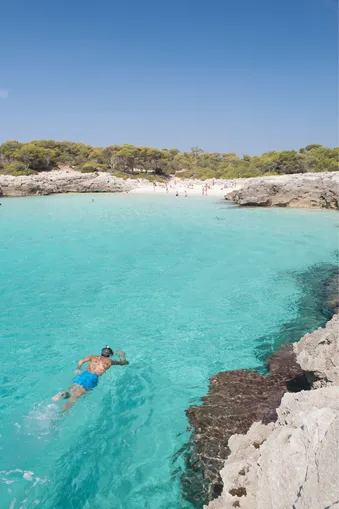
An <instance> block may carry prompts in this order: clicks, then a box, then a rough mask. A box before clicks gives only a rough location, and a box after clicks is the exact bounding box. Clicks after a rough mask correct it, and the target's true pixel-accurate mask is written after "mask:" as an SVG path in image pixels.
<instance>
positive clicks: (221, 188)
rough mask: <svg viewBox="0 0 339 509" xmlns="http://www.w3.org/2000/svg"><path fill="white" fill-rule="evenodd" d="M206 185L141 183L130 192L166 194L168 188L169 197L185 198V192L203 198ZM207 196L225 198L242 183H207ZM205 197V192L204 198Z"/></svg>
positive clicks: (195, 183) (176, 182) (178, 180)
mask: <svg viewBox="0 0 339 509" xmlns="http://www.w3.org/2000/svg"><path fill="white" fill-rule="evenodd" d="M205 185H206V183H205V182H203V181H194V180H182V179H172V180H170V181H169V182H168V183H167V184H165V183H159V182H157V184H156V186H153V183H152V182H149V183H144V182H143V183H142V184H140V186H139V187H136V188H135V189H133V190H131V191H130V192H131V193H134V194H167V192H166V187H167V188H168V194H169V195H175V194H176V193H177V192H178V193H179V196H185V192H186V193H187V196H203V187H205ZM207 185H208V188H207V196H221V197H223V196H225V195H226V194H227V193H229V192H231V191H233V190H235V189H241V188H242V187H243V183H241V184H240V183H239V184H235V183H233V182H227V183H226V182H218V181H216V182H214V184H213V182H207ZM205 195H206V192H205V194H204V196H205Z"/></svg>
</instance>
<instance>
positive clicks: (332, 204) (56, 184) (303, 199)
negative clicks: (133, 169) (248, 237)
mask: <svg viewBox="0 0 339 509" xmlns="http://www.w3.org/2000/svg"><path fill="white" fill-rule="evenodd" d="M96 192H104V193H123V192H127V193H131V194H145V195H150V194H155V195H166V194H169V195H176V194H178V196H179V197H183V196H185V194H186V193H187V197H189V196H204V197H205V196H206V195H207V196H212V197H220V198H225V199H226V200H230V201H233V202H234V203H235V204H237V205H240V206H266V207H274V206H278V207H296V208H300V207H302V208H320V209H321V208H328V209H337V208H338V203H339V172H331V173H302V174H291V175H281V176H267V177H251V178H240V179H232V180H223V179H208V180H194V179H181V178H179V177H172V178H171V179H170V180H168V181H167V182H163V181H162V182H160V181H158V182H156V184H155V185H154V184H153V183H152V182H150V181H149V180H147V179H140V178H138V179H133V178H128V179H122V178H117V177H115V176H114V175H112V174H110V173H105V172H96V173H80V172H77V171H74V170H72V169H65V168H64V169H62V170H52V171H49V172H41V173H39V174H37V175H27V176H12V175H0V196H1V197H21V196H47V195H50V194H63V193H96Z"/></svg>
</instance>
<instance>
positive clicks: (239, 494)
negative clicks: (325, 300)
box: [208, 316, 339, 509]
mask: <svg viewBox="0 0 339 509" xmlns="http://www.w3.org/2000/svg"><path fill="white" fill-rule="evenodd" d="M338 333H339V319H338V316H334V317H333V318H332V320H330V321H329V322H328V323H327V325H326V327H325V328H323V329H318V330H317V331H315V332H314V333H312V334H306V336H304V338H303V339H302V340H301V341H300V342H299V343H297V344H295V345H294V350H295V352H296V354H297V360H298V361H299V362H300V363H301V365H302V366H303V367H305V368H306V370H307V371H306V374H307V376H308V378H309V381H310V382H311V384H312V388H313V389H316V390H310V391H302V392H299V393H295V394H292V393H286V394H285V395H284V397H283V399H282V402H281V405H280V407H279V408H278V410H277V415H278V418H277V421H276V422H275V423H270V424H269V425H265V424H263V423H262V422H256V423H255V424H253V425H252V426H251V428H250V429H249V431H248V432H247V433H246V434H245V435H234V436H232V437H231V438H230V439H229V442H228V447H229V449H230V454H229V456H228V458H227V460H226V462H225V465H224V468H223V469H222V471H221V477H222V481H223V485H224V488H223V491H222V494H221V496H220V497H219V498H218V499H216V500H214V501H212V502H211V503H210V504H209V506H208V509H233V508H234V507H239V508H241V509H332V508H333V509H336V508H337V507H339V482H338V472H339V387H338V385H337V384H338V365H339V352H338V341H339V339H338ZM309 369H310V370H311V369H314V371H313V376H310V375H311V374H312V372H311V371H308V370H309ZM319 386H321V388H317V387H319Z"/></svg>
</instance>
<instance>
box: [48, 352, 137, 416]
mask: <svg viewBox="0 0 339 509" xmlns="http://www.w3.org/2000/svg"><path fill="white" fill-rule="evenodd" d="M112 355H118V356H119V360H118V361H112V360H111V359H110V357H111V356H112ZM86 362H89V365H88V368H87V370H86V371H80V368H81V366H82V365H83V364H85V363H86ZM126 364H128V361H127V360H126V358H125V353H124V352H121V351H119V350H117V351H116V352H113V350H112V349H111V348H110V347H109V346H105V348H103V349H102V350H101V355H89V356H88V357H85V358H84V359H81V361H79V362H78V366H77V369H76V371H75V373H76V374H77V376H76V377H74V378H73V385H72V386H71V387H70V388H69V390H68V391H61V392H59V393H58V394H56V395H55V396H53V398H52V399H53V400H54V401H58V400H59V399H69V401H68V403H67V404H66V405H65V406H64V410H68V408H70V407H71V406H72V405H73V404H74V403H75V401H76V400H77V399H78V398H80V396H83V395H84V394H86V392H87V391H90V390H91V389H94V387H96V386H97V385H98V381H99V376H101V375H103V374H104V373H105V371H107V370H108V369H109V368H110V367H111V366H114V365H118V366H125V365H126Z"/></svg>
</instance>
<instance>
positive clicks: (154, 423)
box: [0, 195, 338, 509]
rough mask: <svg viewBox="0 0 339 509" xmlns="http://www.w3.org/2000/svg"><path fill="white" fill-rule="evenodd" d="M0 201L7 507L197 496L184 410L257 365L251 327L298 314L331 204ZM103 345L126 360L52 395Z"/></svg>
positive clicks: (1, 454) (326, 252)
mask: <svg viewBox="0 0 339 509" xmlns="http://www.w3.org/2000/svg"><path fill="white" fill-rule="evenodd" d="M92 199H94V200H95V201H94V202H92V201H91V200H92ZM2 204H3V205H2V207H1V208H0V233H1V245H0V260H1V268H0V272H1V273H0V313H1V342H0V353H1V359H2V370H1V375H0V380H1V387H0V396H1V398H0V405H1V409H0V412H1V413H0V435H1V436H0V501H1V502H0V507H1V509H2V508H7V507H10V508H11V509H17V508H19V507H22V508H31V507H36V506H40V507H43V508H44V509H58V508H62V509H71V508H77V509H79V508H83V509H87V508H88V509H89V508H91V509H93V508H99V507H100V508H101V509H111V508H112V507H114V508H115V509H120V508H121V509H126V508H127V509H146V508H147V509H179V508H180V509H181V508H189V507H191V506H190V505H189V504H188V503H187V502H184V501H183V500H182V499H181V495H180V482H179V478H178V476H177V475H174V476H173V475H172V473H173V471H174V470H175V469H177V468H179V469H180V468H182V462H181V460H180V458H179V460H177V461H176V462H175V463H174V464H173V459H172V457H173V455H174V454H175V452H176V451H177V450H178V449H179V448H180V447H181V446H182V445H183V444H184V443H185V442H186V441H187V439H188V433H187V432H186V426H187V420H186V417H185V413H184V410H185V409H186V408H187V407H188V406H189V404H190V403H192V402H197V400H198V398H199V396H201V395H203V394H204V393H206V391H207V387H208V377H209V376H210V375H213V374H215V373H216V372H218V371H220V370H227V369H236V368H251V367H258V362H259V361H258V355H257V348H258V341H257V340H258V338H261V337H265V338H266V340H265V341H266V342H267V338H269V337H270V335H272V338H274V337H275V336H276V334H277V332H279V330H280V328H281V327H282V326H283V325H284V324H286V323H291V322H293V323H294V324H298V316H299V313H300V308H299V303H300V298H301V297H302V292H303V291H304V289H303V288H302V287H301V285H300V282H299V280H298V277H297V276H298V274H301V273H302V272H304V271H306V270H307V269H309V268H311V267H313V266H315V265H319V264H328V263H335V261H336V260H335V251H336V249H337V247H338V246H337V239H338V229H337V216H336V214H335V213H334V212H324V211H306V210H279V209H276V210H275V209H271V210H269V209H239V208H236V207H233V206H232V205H228V204H226V203H225V202H224V201H222V200H219V199H216V198H211V197H208V198H205V199H204V198H202V197H189V198H188V199H184V198H179V199H176V198H175V197H171V196H161V197H159V196H137V195H130V196H129V197H128V198H126V197H125V196H122V195H72V196H71V195H65V196H52V197H36V198H20V199H2ZM216 216H219V217H220V218H221V219H220V220H218V219H216ZM311 311H312V310H310V321H309V328H313V327H314V319H312V320H311V318H312V317H311ZM304 312H305V313H306V314H307V309H306V310H304ZM312 313H313V311H312ZM319 321H321V317H320V316H319ZM319 325H320V323H319ZM302 326H303V327H304V328H305V316H304V317H303V324H302ZM294 327H295V325H294ZM306 327H307V322H306ZM272 341H273V339H272ZM105 344H109V345H110V346H111V347H112V348H114V349H123V350H125V351H126V355H127V358H128V359H129V361H130V364H129V366H127V367H113V368H112V369H111V370H110V371H109V372H108V373H106V374H105V375H104V376H103V377H102V379H101V380H100V382H99V385H98V387H97V388H96V389H95V390H94V391H93V392H91V393H90V394H88V395H87V396H86V397H83V398H82V399H81V400H79V401H78V403H77V404H76V405H75V406H74V407H73V408H72V410H71V411H70V412H69V413H67V414H61V412H60V408H61V405H60V404H53V403H52V402H51V400H50V398H51V396H52V395H53V394H54V393H55V392H57V391H58V390H60V389H62V388H67V387H68V386H69V385H70V382H71V379H72V376H73V370H74V369H75V364H76V362H77V360H78V359H79V358H82V357H84V356H87V355H88V354H97V353H99V352H100V349H101V348H102V347H103V346H104V345H105ZM265 345H266V343H265ZM270 346H272V345H269V341H268V342H267V348H268V349H269V347H270Z"/></svg>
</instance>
